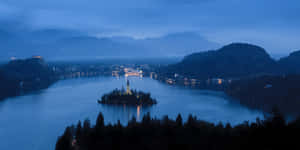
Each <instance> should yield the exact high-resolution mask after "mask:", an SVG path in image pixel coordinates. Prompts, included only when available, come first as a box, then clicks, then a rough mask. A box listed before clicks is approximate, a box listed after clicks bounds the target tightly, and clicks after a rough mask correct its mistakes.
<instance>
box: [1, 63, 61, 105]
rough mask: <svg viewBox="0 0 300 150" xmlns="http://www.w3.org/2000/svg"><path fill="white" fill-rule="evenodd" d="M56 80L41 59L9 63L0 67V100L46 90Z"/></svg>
mask: <svg viewBox="0 0 300 150" xmlns="http://www.w3.org/2000/svg"><path fill="white" fill-rule="evenodd" d="M56 79H57V76H56V75H55V73H54V72H53V71H52V69H51V68H50V67H49V66H48V64H47V63H45V62H44V60H43V59H42V58H30V59H25V60H13V61H10V62H9V63H8V64H4V65H2V66H0V82H1V85H0V91H1V93H0V100H1V99H4V98H6V97H9V96H16V95H20V94H21V93H22V92H29V91H33V90H38V89H43V88H46V87H48V86H49V85H50V84H51V83H53V82H55V81H56Z"/></svg>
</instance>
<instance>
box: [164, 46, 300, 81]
mask: <svg viewBox="0 0 300 150" xmlns="http://www.w3.org/2000/svg"><path fill="white" fill-rule="evenodd" d="M299 64H300V51H297V52H293V53H291V54H290V55H289V56H288V57H284V58H282V59H280V60H279V61H276V60H274V59H272V58H271V57H270V55H269V54H268V53H267V52H266V50H265V49H263V48H261V47H259V46H256V45H251V44H245V43H233V44H229V45H226V46H224V47H222V48H220V49H218V50H211V51H207V52H199V53H194V54H191V55H188V56H185V57H184V59H183V60H182V61H181V62H179V63H177V64H173V65H169V66H167V67H162V68H160V70H159V72H160V74H161V76H163V77H173V76H174V74H175V73H177V74H180V75H182V76H185V77H190V78H196V79H202V80H207V79H209V78H241V77H249V76H258V75H266V74H290V73H300V67H299Z"/></svg>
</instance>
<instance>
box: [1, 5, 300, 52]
mask: <svg viewBox="0 0 300 150" xmlns="http://www.w3.org/2000/svg"><path fill="white" fill-rule="evenodd" d="M299 10H300V2H299V1H298V0H287V1H282V0H263V1H262V0H109V1H108V0H88V1H87V0H43V1H41V0H26V1H20V0H1V2H0V20H5V19H6V20H7V18H10V19H12V18H13V19H12V20H20V21H19V22H23V24H25V25H26V26H29V27H30V28H32V29H42V28H67V29H73V30H80V31H83V32H87V33H89V34H94V35H99V34H105V35H128V36H132V37H149V36H150V37H151V36H161V35H165V34H168V33H172V32H184V31H197V32H199V33H201V34H203V35H205V37H206V38H210V37H214V36H215V35H218V36H220V37H218V38H212V40H215V39H218V41H217V42H219V43H221V44H227V43H223V41H228V40H227V39H228V36H226V35H224V34H221V33H231V34H234V33H238V34H239V36H237V37H240V38H241V39H250V38H251V39H253V41H255V40H256V41H261V40H262V39H264V40H267V41H266V42H265V43H274V44H273V45H271V44H266V45H267V46H268V47H272V48H276V46H279V44H277V43H278V41H275V40H278V39H274V38H265V37H266V36H269V37H271V36H273V35H274V34H280V33H282V32H283V31H288V33H299V28H298V26H300V16H299V15H298V14H299ZM24 18H26V19H24ZM248 31H259V32H260V34H256V35H253V34H251V35H250V34H248V33H249V32H248ZM217 33H219V34H217ZM271 33H272V34H271ZM247 34H248V35H247ZM282 35H284V36H289V35H288V34H282ZM291 37H297V36H294V35H293V36H291ZM232 39H234V40H239V38H232ZM285 39H290V38H289V37H285ZM298 39H299V37H298ZM233 42H235V41H233ZM282 45H284V46H285V47H286V49H288V47H289V42H285V43H280V46H282ZM299 47H300V45H299Z"/></svg>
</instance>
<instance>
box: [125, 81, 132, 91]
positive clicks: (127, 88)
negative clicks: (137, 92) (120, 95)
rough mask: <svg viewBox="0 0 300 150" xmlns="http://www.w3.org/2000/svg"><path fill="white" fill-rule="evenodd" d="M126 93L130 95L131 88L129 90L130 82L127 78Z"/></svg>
mask: <svg viewBox="0 0 300 150" xmlns="http://www.w3.org/2000/svg"><path fill="white" fill-rule="evenodd" d="M126 94H128V95H131V94H132V93H131V90H130V83H129V80H127V86H126Z"/></svg>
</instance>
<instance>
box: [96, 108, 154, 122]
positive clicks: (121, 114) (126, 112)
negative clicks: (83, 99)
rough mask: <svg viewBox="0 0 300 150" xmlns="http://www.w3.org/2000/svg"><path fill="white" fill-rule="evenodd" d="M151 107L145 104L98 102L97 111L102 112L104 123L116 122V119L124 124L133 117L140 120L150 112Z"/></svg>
mask: <svg viewBox="0 0 300 150" xmlns="http://www.w3.org/2000/svg"><path fill="white" fill-rule="evenodd" d="M151 110H152V108H151V107H147V106H140V105H137V106H131V105H125V104H124V105H105V104H99V111H100V112H101V113H103V115H104V117H105V121H106V123H107V124H108V123H116V121H117V120H120V122H121V123H122V124H124V125H126V124H127V123H128V120H130V119H132V118H133V117H134V118H136V120H137V121H141V120H142V118H143V116H144V115H145V114H147V113H148V112H151Z"/></svg>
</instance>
